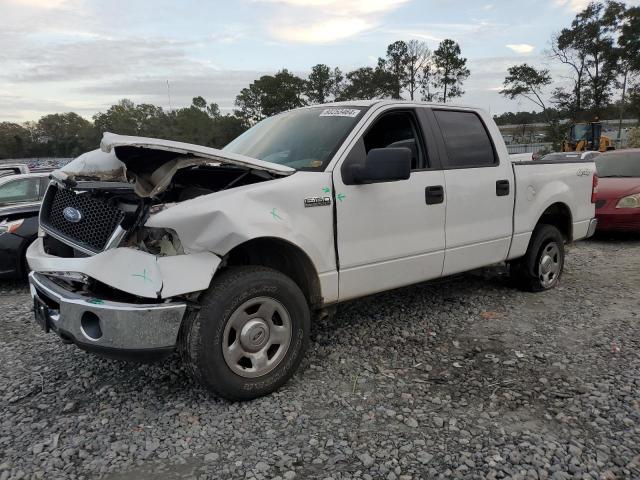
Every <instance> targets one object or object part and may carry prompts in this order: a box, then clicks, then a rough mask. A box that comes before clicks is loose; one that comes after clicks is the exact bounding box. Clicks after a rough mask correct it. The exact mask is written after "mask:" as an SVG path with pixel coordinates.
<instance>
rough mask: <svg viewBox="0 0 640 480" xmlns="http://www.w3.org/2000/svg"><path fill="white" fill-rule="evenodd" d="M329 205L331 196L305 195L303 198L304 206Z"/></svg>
mask: <svg viewBox="0 0 640 480" xmlns="http://www.w3.org/2000/svg"><path fill="white" fill-rule="evenodd" d="M327 205H331V197H307V198H305V199H304V206H305V207H326V206H327Z"/></svg>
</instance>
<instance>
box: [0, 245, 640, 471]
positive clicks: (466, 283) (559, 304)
mask: <svg viewBox="0 0 640 480" xmlns="http://www.w3.org/2000/svg"><path fill="white" fill-rule="evenodd" d="M639 292H640V238H637V237H636V238H613V239H611V238H609V239H599V240H595V241H589V242H583V243H580V244H578V245H576V246H574V247H572V248H571V251H570V254H569V257H568V260H567V266H566V270H565V276H564V278H563V281H562V284H561V285H560V287H559V288H557V289H555V290H553V291H550V292H546V293H542V294H527V293H522V292H518V291H516V290H513V289H512V288H510V287H509V285H508V282H507V279H506V277H505V275H504V274H503V271H502V270H501V269H499V268H493V269H486V270H482V271H480V272H474V273H471V274H465V275H462V276H458V277H455V278H451V279H447V280H444V281H440V282H436V283H425V284H421V285H418V286H414V287H410V288H406V289H402V290H398V291H394V292H389V293H386V294H382V295H378V296H375V297H372V298H368V299H364V300H360V301H357V302H353V303H350V304H348V305H346V306H343V307H341V309H340V311H339V313H338V315H337V316H336V317H335V318H334V319H332V320H329V321H324V322H322V323H321V324H319V325H316V326H315V327H314V331H313V335H312V340H313V341H312V342H311V348H310V351H309V352H308V355H307V357H306V360H305V362H304V363H303V365H302V368H301V369H300V371H299V373H298V374H297V375H296V376H295V377H294V379H293V380H292V381H290V382H289V383H288V384H287V385H286V386H285V387H284V388H282V389H281V390H280V391H278V392H277V393H275V394H273V395H271V396H269V397H266V398H262V399H259V400H256V401H252V402H248V403H236V404H233V403H229V402H225V401H222V400H219V399H216V398H212V397H211V396H210V395H208V394H207V393H206V392H205V391H203V390H202V389H199V388H198V387H196V386H195V385H194V384H193V383H192V382H191V381H190V380H188V379H187V377H186V375H185V373H184V371H183V370H182V368H181V366H180V362H179V361H178V359H177V358H172V359H170V360H167V361H166V362H164V363H162V364H155V365H142V366H140V365H134V364H126V363H121V362H116V361H110V360H103V359H100V358H97V357H94V356H90V355H88V354H85V353H83V352H81V351H80V350H78V349H76V348H75V347H73V346H67V345H63V344H62V343H61V342H60V341H59V340H58V339H57V337H55V335H45V334H43V333H41V332H39V331H38V329H37V327H36V326H35V324H34V323H33V321H32V318H31V313H30V311H29V298H28V292H27V289H26V287H25V286H24V285H20V284H15V283H13V284H6V283H5V284H0V295H1V297H0V305H1V307H2V308H1V310H0V362H1V364H2V367H1V369H0V399H1V403H0V405H1V410H0V480H8V479H16V480H17V479H22V478H46V479H47V480H49V479H57V478H65V479H83V478H85V479H89V478H91V479H93V478H98V477H102V478H105V479H109V480H116V479H143V480H144V479H155V478H204V479H210V478H224V479H227V478H256V479H262V478H264V479H267V478H268V479H271V478H284V479H293V478H298V479H306V478H334V479H347V478H362V479H372V478H385V479H389V480H393V479H403V480H404V479H417V478H489V479H490V478H521V479H523V478H532V479H545V478H552V479H568V478H579V479H592V478H593V479H598V478H602V479H618V478H640V423H639V420H640V354H639V353H638V347H639V340H638V338H639V335H638V333H639V332H640V328H639V326H638V320H639V319H638V293H639Z"/></svg>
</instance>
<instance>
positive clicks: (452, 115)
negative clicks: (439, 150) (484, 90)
mask: <svg viewBox="0 0 640 480" xmlns="http://www.w3.org/2000/svg"><path fill="white" fill-rule="evenodd" d="M433 114H434V115H435V118H436V122H437V126H438V128H439V129H440V133H441V134H442V139H443V142H444V147H445V150H446V154H447V155H446V158H444V159H442V160H443V166H444V168H446V169H454V168H477V167H493V166H496V165H498V164H499V162H498V156H497V155H496V151H495V148H494V145H493V142H492V140H491V136H490V135H489V132H488V131H487V129H486V127H485V125H484V123H483V122H482V120H481V119H480V116H479V115H478V114H477V113H475V112H467V111H460V110H433Z"/></svg>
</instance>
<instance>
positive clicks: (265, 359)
mask: <svg viewBox="0 0 640 480" xmlns="http://www.w3.org/2000/svg"><path fill="white" fill-rule="evenodd" d="M290 343H291V317H290V315H289V312H287V309H286V308H285V307H284V305H282V303H280V302H279V301H277V300H275V299H274V298H270V297H256V298H252V299H250V300H247V301H246V302H244V303H243V304H242V305H240V306H239V307H238V308H237V309H236V310H235V311H234V312H233V313H232V314H231V316H230V317H229V320H228V321H227V325H226V326H225V328H224V335H223V337H222V353H223V356H224V360H225V362H226V363H227V366H228V367H229V368H230V369H231V371H233V373H235V374H237V375H240V376H241V377H246V378H255V377H261V376H263V375H266V374H267V373H269V372H270V371H272V370H273V369H274V368H276V367H277V366H278V365H279V364H280V362H281V361H282V359H283V358H284V356H285V355H286V354H287V350H288V349H289V344H290Z"/></svg>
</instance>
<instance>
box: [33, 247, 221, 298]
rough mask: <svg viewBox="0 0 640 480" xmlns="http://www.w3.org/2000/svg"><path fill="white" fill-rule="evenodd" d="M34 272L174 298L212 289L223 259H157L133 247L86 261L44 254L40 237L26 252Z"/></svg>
mask: <svg viewBox="0 0 640 480" xmlns="http://www.w3.org/2000/svg"><path fill="white" fill-rule="evenodd" d="M27 261H28V263H29V267H30V268H31V270H33V271H35V272H39V273H47V272H75V273H81V274H84V275H87V276H88V277H91V278H93V279H95V280H98V281H100V282H102V283H104V284H106V285H109V286H110V287H113V288H115V289H117V290H121V291H123V292H126V293H130V294H132V295H136V296H139V297H143V298H153V299H157V298H163V299H164V298H171V297H175V296H178V295H184V294H187V293H192V292H198V291H201V290H205V289H206V288H208V287H209V284H210V283H211V279H212V278H213V275H214V273H215V271H216V269H217V268H218V265H220V257H218V256H217V255H214V254H213V253H209V252H199V253H192V254H186V255H175V256H167V257H158V256H156V255H151V254H149V253H146V252H143V251H140V250H135V249H132V248H114V249H111V250H105V251H104V252H101V253H99V254H97V255H93V256H89V257H83V258H63V257H56V256H53V255H49V254H48V253H46V252H45V250H44V246H43V243H42V239H41V238H38V239H37V240H36V241H35V242H33V243H32V244H31V245H30V246H29V248H28V249H27Z"/></svg>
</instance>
